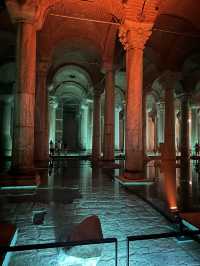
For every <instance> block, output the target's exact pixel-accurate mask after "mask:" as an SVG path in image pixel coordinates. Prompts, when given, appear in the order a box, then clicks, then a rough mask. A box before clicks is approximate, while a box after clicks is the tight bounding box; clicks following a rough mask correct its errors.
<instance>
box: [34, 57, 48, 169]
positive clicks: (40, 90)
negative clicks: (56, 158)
mask: <svg viewBox="0 0 200 266" xmlns="http://www.w3.org/2000/svg"><path fill="white" fill-rule="evenodd" d="M48 68H49V63H48V62H45V61H41V62H39V63H38V69H37V88H36V98H35V162H36V165H37V166H38V167H48V159H49V136H48V135H49V134H48V132H49V121H48V91H47V72H48Z"/></svg>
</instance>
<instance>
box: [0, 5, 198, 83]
mask: <svg viewBox="0 0 200 266" xmlns="http://www.w3.org/2000/svg"><path fill="white" fill-rule="evenodd" d="M9 1H14V0H9ZM18 2H20V1H18ZM21 2H26V1H25V0H24V1H21ZM28 2H29V3H30V4H32V3H37V6H38V7H39V10H40V11H42V12H44V13H45V14H46V17H45V18H46V19H45V22H44V26H43V28H42V30H41V31H40V32H39V33H38V38H37V43H38V56H39V57H40V58H42V57H45V58H46V57H47V58H48V57H49V58H51V60H52V63H53V65H54V68H55V69H57V67H58V66H59V65H63V64H65V63H70V64H71V63H76V64H79V65H80V66H82V67H85V68H86V70H87V71H91V73H92V75H94V74H95V73H96V72H97V71H99V70H100V69H101V64H102V61H103V60H112V57H113V53H114V44H115V38H114V37H115V36H116V34H117V28H118V26H114V25H109V24H106V23H98V22H90V21H82V20H77V19H72V18H69V16H70V17H76V18H79V19H92V20H99V21H104V22H114V23H116V22H119V23H120V22H121V21H123V19H124V18H125V17H126V18H128V19H132V20H139V21H148V22H153V21H154V20H156V21H155V26H154V30H153V34H152V36H151V38H150V40H149V41H148V43H147V47H148V48H147V49H146V50H148V49H149V48H150V49H151V50H152V51H153V52H151V53H149V52H146V53H145V56H146V58H147V57H148V56H149V55H150V57H149V58H150V60H151V62H150V61H149V60H145V62H148V63H147V64H146V63H145V65H146V66H147V65H148V70H145V71H146V73H147V74H148V77H149V76H150V71H152V73H153V75H152V77H153V76H155V72H156V68H155V67H154V66H153V64H157V67H158V68H168V67H171V68H172V67H174V68H175V69H177V68H179V67H181V65H182V64H183V62H184V60H185V59H186V57H187V56H189V55H190V53H193V52H196V50H198V47H199V38H194V37H189V36H187V33H190V34H191V33H192V34H193V35H198V34H199V27H200V16H199V13H198V12H199V10H200V1H199V0H192V1H191V0H181V1H180V0H164V1H162V0H121V1H120V0H88V1H87V0H37V1H36V0H35V1H34V0H28ZM2 7H3V6H2ZM52 14H54V15H52ZM0 21H1V23H0V30H4V32H5V31H8V32H9V33H13V35H15V27H13V26H12V24H11V22H10V18H9V16H8V13H7V11H6V10H5V8H2V9H0ZM163 30H164V31H163ZM166 31H170V32H166ZM173 32H176V33H178V34H174V33H173ZM179 33H180V34H179ZM182 33H183V35H182ZM185 33H186V35H185ZM6 34H7V33H6ZM6 34H4V33H3V32H1V36H2V37H1V39H2V38H4V36H5V38H7V37H6ZM9 42H11V43H13V44H14V43H15V38H11V37H9ZM1 43H3V44H5V45H1V52H0V57H1V59H2V58H3V57H5V55H6V56H7V58H9V57H10V56H11V54H10V52H7V49H8V48H7V42H6V41H5V42H4V41H2V42H1ZM4 46H5V48H3V47H4ZM119 47H120V45H119ZM13 49H14V48H13ZM12 53H13V52H12ZM152 54H154V55H155V56H152ZM118 55H119V53H116V54H114V59H115V61H119V60H117V59H118V58H117V57H118ZM12 56H13V54H12ZM9 60H10V59H9ZM83 62H85V63H83ZM149 80H151V78H149Z"/></svg>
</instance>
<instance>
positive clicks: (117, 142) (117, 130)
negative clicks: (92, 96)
mask: <svg viewBox="0 0 200 266" xmlns="http://www.w3.org/2000/svg"><path fill="white" fill-rule="evenodd" d="M120 111H121V108H120V107H116V108H115V150H117V151H119V150H120V139H119V138H120V121H119V113H120Z"/></svg>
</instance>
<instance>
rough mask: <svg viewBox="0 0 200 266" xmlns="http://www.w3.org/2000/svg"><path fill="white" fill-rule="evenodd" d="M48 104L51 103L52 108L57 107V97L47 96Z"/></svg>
mask: <svg viewBox="0 0 200 266" xmlns="http://www.w3.org/2000/svg"><path fill="white" fill-rule="evenodd" d="M49 105H51V106H52V107H53V108H55V109H56V108H57V107H58V102H57V99H56V98H55V97H50V98H49Z"/></svg>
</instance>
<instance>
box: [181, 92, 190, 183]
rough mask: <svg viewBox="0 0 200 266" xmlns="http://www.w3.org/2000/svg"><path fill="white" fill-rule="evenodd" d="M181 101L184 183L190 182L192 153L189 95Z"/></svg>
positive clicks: (183, 96)
mask: <svg viewBox="0 0 200 266" xmlns="http://www.w3.org/2000/svg"><path fill="white" fill-rule="evenodd" d="M180 101H181V125H180V126H181V128H180V146H181V147H180V148H181V161H180V162H181V167H180V177H181V181H182V182H186V181H188V180H189V170H190V153H189V95H187V94H183V95H182V96H181V98H180Z"/></svg>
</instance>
